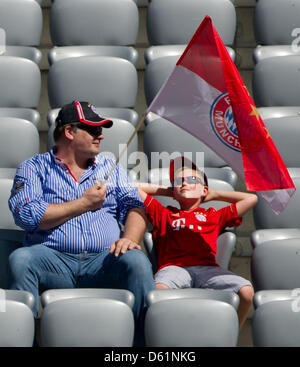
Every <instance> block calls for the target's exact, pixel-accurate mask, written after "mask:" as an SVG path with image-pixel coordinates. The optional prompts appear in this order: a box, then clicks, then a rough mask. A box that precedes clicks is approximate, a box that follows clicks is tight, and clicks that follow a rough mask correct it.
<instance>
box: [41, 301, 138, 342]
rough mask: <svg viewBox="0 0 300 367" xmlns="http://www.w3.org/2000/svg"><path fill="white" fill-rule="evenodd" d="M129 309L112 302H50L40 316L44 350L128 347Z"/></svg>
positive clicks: (130, 339)
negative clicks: (55, 348)
mask: <svg viewBox="0 0 300 367" xmlns="http://www.w3.org/2000/svg"><path fill="white" fill-rule="evenodd" d="M133 336H134V318H133V313H132V310H131V308H130V307H129V306H128V305H127V304H126V303H124V302H121V301H119V300H115V299H107V298H106V299H104V298H102V299H100V298H87V297H82V298H69V299H64V300H59V301H56V302H52V303H50V304H49V305H47V307H45V309H44V310H43V313H42V317H41V341H42V345H43V346H45V347H131V346H132V343H133Z"/></svg>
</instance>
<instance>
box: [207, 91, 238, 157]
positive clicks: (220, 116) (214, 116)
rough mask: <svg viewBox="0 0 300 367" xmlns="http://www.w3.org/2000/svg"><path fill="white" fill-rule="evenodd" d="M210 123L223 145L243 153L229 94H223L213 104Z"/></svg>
mask: <svg viewBox="0 0 300 367" xmlns="http://www.w3.org/2000/svg"><path fill="white" fill-rule="evenodd" d="M210 123H211V126H212V128H213V131H214V133H215V134H216V135H217V137H218V138H219V139H220V141H221V142H222V143H223V144H225V145H226V146H227V147H229V148H231V149H233V150H235V151H237V152H240V151H241V149H240V142H239V138H238V134H237V128H236V124H235V121H234V118H233V113H232V109H231V104H230V99H229V96H228V93H227V92H225V93H223V94H221V95H220V96H219V97H218V98H216V99H215V101H214V102H213V104H212V106H211V110H210Z"/></svg>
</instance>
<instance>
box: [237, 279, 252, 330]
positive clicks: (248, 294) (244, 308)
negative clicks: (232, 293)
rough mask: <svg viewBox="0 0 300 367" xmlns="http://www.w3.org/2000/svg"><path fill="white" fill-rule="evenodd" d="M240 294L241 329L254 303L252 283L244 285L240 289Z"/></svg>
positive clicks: (239, 315) (238, 312)
mask: <svg viewBox="0 0 300 367" xmlns="http://www.w3.org/2000/svg"><path fill="white" fill-rule="evenodd" d="M238 295H239V297H240V304H239V307H238V310H237V314H238V318H239V328H240V329H241V328H242V326H243V324H244V322H245V321H246V319H247V316H248V313H249V311H250V308H251V305H252V299H253V296H254V290H253V287H252V286H250V285H246V286H244V287H242V288H241V289H240V290H239V291H238Z"/></svg>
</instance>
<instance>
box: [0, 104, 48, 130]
mask: <svg viewBox="0 0 300 367" xmlns="http://www.w3.org/2000/svg"><path fill="white" fill-rule="evenodd" d="M0 117H14V118H20V119H24V120H27V121H30V122H32V123H33V125H35V126H36V127H38V125H39V123H40V120H41V116H40V113H39V112H38V111H37V110H34V109H31V108H22V107H15V108H14V107H7V108H5V107H1V108H0Z"/></svg>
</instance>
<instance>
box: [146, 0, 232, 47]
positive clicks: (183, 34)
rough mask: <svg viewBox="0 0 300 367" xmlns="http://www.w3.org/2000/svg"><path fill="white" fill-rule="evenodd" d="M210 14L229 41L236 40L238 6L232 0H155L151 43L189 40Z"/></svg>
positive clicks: (149, 19)
mask: <svg viewBox="0 0 300 367" xmlns="http://www.w3.org/2000/svg"><path fill="white" fill-rule="evenodd" d="M206 15H209V16H210V17H211V18H212V21H213V23H214V25H215V27H216V29H217V31H218V33H219V34H220V37H221V38H222V40H223V42H224V43H225V44H226V45H230V44H232V43H233V40H234V35H235V29H236V13H235V8H234V6H233V4H232V2H231V1H229V0H202V1H197V0H185V1H184V2H183V1H180V0H164V1H163V2H162V1H160V0H152V1H151V2H150V3H149V5H148V12H147V33H148V39H149V42H150V44H152V45H158V44H187V43H188V42H189V40H190V39H191V37H192V36H193V34H194V32H195V31H196V29H197V28H198V26H199V25H200V23H201V22H202V20H203V18H204V17H205V16H206Z"/></svg>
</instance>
